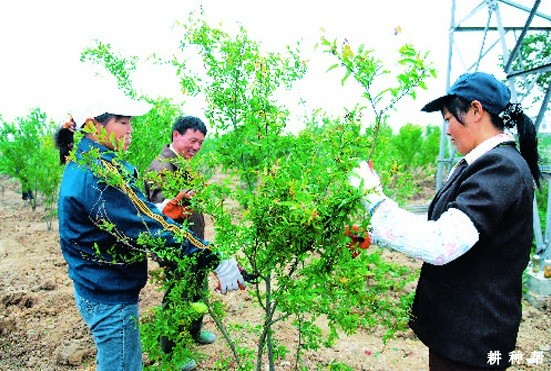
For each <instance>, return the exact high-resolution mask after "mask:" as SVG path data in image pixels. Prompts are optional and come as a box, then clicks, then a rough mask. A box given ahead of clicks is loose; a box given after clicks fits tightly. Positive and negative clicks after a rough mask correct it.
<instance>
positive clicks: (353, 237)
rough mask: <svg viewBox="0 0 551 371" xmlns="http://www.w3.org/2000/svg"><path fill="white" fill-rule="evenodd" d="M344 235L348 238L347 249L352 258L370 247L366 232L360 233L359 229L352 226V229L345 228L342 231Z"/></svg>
mask: <svg viewBox="0 0 551 371" xmlns="http://www.w3.org/2000/svg"><path fill="white" fill-rule="evenodd" d="M344 235H345V236H348V237H349V238H350V242H349V243H348V249H349V250H350V253H351V254H352V257H353V258H355V257H357V256H358V255H360V253H361V252H362V251H361V250H365V249H367V248H368V247H369V245H371V239H370V237H369V233H367V232H366V231H360V228H359V227H358V226H357V225H353V226H352V227H348V226H347V227H346V229H345V231H344Z"/></svg>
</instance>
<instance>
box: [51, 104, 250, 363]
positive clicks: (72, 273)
mask: <svg viewBox="0 0 551 371" xmlns="http://www.w3.org/2000/svg"><path fill="white" fill-rule="evenodd" d="M150 109H151V106H150V105H149V104H146V103H143V102H138V101H134V100H131V99H129V98H127V97H126V96H124V95H122V94H119V95H116V94H113V95H111V96H106V95H105V96H104V97H103V98H102V99H100V100H98V101H97V102H95V103H94V104H93V105H92V106H91V107H90V108H89V110H88V111H87V112H86V113H85V114H84V115H83V116H81V117H80V118H78V117H77V116H75V117H74V119H75V122H76V123H77V124H79V125H80V124H82V130H83V131H84V133H85V135H84V137H83V138H82V139H81V140H80V141H79V143H78V145H77V147H76V149H75V150H74V156H71V157H70V160H69V161H68V162H67V164H66V167H65V169H64V173H63V178H62V181H61V186H60V190H59V200H58V216H59V237H60V244H61V251H62V253H63V256H64V258H65V259H66V261H67V264H68V273H69V277H70V278H71V279H72V281H73V284H74V295H75V301H76V305H77V308H78V310H79V312H80V314H81V316H82V318H83V319H84V321H85V322H86V324H87V325H88V327H89V328H90V330H91V332H92V335H93V338H94V342H95V345H96V348H97V356H96V363H97V370H98V371H105V370H132V371H133V370H141V369H142V350H141V344H140V336H139V315H138V299H139V294H140V290H141V289H142V288H143V287H144V286H145V284H146V281H147V257H148V255H147V254H148V253H150V254H153V255H154V256H155V257H156V258H160V259H176V260H177V259H178V258H182V257H184V256H192V257H194V258H195V259H197V261H198V262H199V263H198V264H201V265H202V266H204V267H207V268H210V269H213V270H214V272H215V274H216V277H217V278H218V280H219V281H220V287H221V291H222V293H225V292H226V291H227V290H237V289H238V288H239V287H241V288H242V287H244V286H245V283H244V281H243V277H242V275H241V273H240V272H239V269H238V266H237V262H236V261H235V259H234V258H229V259H221V258H220V257H219V256H218V255H217V254H215V253H214V252H213V251H212V250H210V249H209V246H208V242H206V241H203V240H202V239H200V238H198V237H197V236H196V235H194V234H193V232H191V231H190V230H187V229H185V228H182V226H181V225H180V224H178V223H176V222H175V221H174V220H172V219H170V218H168V217H166V216H164V215H163V214H162V213H161V212H160V211H159V210H158V209H157V207H156V206H155V204H152V203H150V202H149V201H148V200H147V198H146V197H145V195H144V194H143V193H142V192H141V191H140V189H139V188H138V179H137V172H136V170H135V168H134V167H133V166H132V165H131V164H129V163H128V162H126V161H124V160H123V159H121V158H120V156H119V152H121V151H125V150H126V149H127V148H128V146H129V144H130V141H131V139H132V123H131V119H132V117H134V116H141V115H145V114H146V113H147V112H149V110H150Z"/></svg>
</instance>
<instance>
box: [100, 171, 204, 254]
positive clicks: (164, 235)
mask: <svg viewBox="0 0 551 371" xmlns="http://www.w3.org/2000/svg"><path fill="white" fill-rule="evenodd" d="M103 164H104V166H105V167H106V168H107V169H108V171H111V172H116V173H118V174H119V175H121V171H120V170H119V169H118V168H117V167H115V166H114V165H113V164H111V163H109V162H107V161H103ZM122 175H123V177H122V178H123V179H125V180H126V181H124V182H119V183H118V184H116V185H107V184H106V183H105V182H104V181H98V182H97V183H96V184H97V187H95V189H94V190H90V191H91V192H92V193H95V195H90V196H91V198H92V199H95V200H97V201H96V202H95V203H94V205H93V207H92V208H91V213H90V217H91V218H92V219H93V220H94V222H95V223H102V224H104V227H107V228H113V230H111V233H112V234H113V233H114V234H115V235H118V236H119V237H118V240H119V241H120V242H123V243H126V244H129V245H132V246H134V247H135V248H138V249H139V248H140V247H142V245H143V243H144V242H143V241H144V237H146V236H147V237H152V238H154V239H156V240H158V241H160V244H159V245H160V246H161V245H164V246H166V247H169V248H170V247H172V248H174V249H175V250H176V251H178V253H179V255H180V254H181V255H189V254H192V253H194V252H196V251H198V250H202V249H206V248H207V247H208V242H206V241H204V240H202V239H200V238H198V237H197V236H196V235H195V234H194V233H193V232H191V231H190V230H188V229H186V228H183V227H182V226H181V225H180V224H178V223H176V222H175V221H173V220H172V219H170V218H168V217H166V216H165V215H163V214H162V213H161V212H160V211H159V210H158V209H157V207H156V206H155V204H153V203H151V202H149V201H148V200H147V199H146V197H145V195H144V194H143V192H142V191H141V190H139V189H138V188H137V187H136V179H135V178H133V177H128V176H127V175H125V174H122ZM149 248H151V246H149Z"/></svg>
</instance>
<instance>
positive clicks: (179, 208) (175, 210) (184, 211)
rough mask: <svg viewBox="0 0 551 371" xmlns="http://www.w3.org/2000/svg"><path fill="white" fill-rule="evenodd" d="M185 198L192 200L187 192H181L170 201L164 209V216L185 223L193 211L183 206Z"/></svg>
mask: <svg viewBox="0 0 551 371" xmlns="http://www.w3.org/2000/svg"><path fill="white" fill-rule="evenodd" d="M183 198H186V199H189V198H190V197H189V194H188V192H187V190H183V191H181V192H180V193H178V195H177V196H176V197H174V198H173V199H172V200H170V201H168V203H167V204H166V205H165V206H164V208H163V214H165V215H166V216H168V217H169V218H171V219H174V220H175V221H177V222H182V221H184V220H185V219H186V218H187V217H188V216H189V215H190V214H191V210H190V209H189V208H187V207H185V206H184V205H182V204H181V201H182V199H183Z"/></svg>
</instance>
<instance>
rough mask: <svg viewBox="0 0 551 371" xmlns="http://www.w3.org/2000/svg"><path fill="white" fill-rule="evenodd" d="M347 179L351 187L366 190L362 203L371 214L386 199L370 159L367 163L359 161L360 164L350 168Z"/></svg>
mask: <svg viewBox="0 0 551 371" xmlns="http://www.w3.org/2000/svg"><path fill="white" fill-rule="evenodd" d="M348 181H349V183H350V185H351V186H352V187H355V188H358V189H360V190H364V189H365V190H366V191H367V193H366V194H365V196H364V197H363V199H362V203H363V205H364V207H365V208H366V209H367V210H369V213H370V214H373V211H374V209H375V208H376V207H377V206H378V205H379V204H380V203H381V202H382V201H384V200H386V199H387V197H386V196H385V194H384V193H383V188H382V187H381V181H380V179H379V176H378V175H377V173H375V171H373V163H372V162H371V161H369V164H368V163H367V162H366V161H362V162H360V166H359V167H357V168H355V169H354V170H352V174H351V175H350V177H349V178H348Z"/></svg>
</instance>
